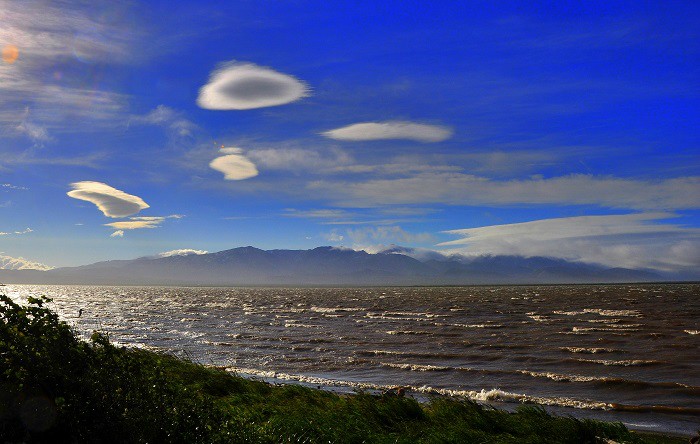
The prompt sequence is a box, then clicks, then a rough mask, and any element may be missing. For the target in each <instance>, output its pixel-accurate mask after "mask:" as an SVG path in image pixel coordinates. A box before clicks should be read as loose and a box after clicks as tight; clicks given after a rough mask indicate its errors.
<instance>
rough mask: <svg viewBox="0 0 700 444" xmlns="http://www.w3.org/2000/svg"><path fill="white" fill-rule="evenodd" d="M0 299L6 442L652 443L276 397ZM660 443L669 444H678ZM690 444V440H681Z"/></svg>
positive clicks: (260, 386)
mask: <svg viewBox="0 0 700 444" xmlns="http://www.w3.org/2000/svg"><path fill="white" fill-rule="evenodd" d="M48 301H49V299H46V298H41V299H30V300H29V303H28V305H27V306H20V305H18V304H15V303H14V302H13V301H12V300H11V299H9V298H8V297H6V296H2V295H0V442H29V443H41V442H51V443H61V442H71V443H73V442H77V443H93V442H100V443H132V442H133V443H139V442H144V443H145V442H149V443H160V442H163V443H171V442H172V443H176V442H182V443H218V442H221V443H229V442H245V443H329V442H330V443H471V442H473V443H518V444H521V443H597V442H603V439H604V438H608V439H612V440H615V441H618V442H635V443H636V442H639V443H643V442H655V440H653V439H652V440H647V439H646V438H645V439H642V438H641V437H639V436H636V435H633V434H630V432H628V431H627V429H626V428H625V427H624V426H623V425H622V424H612V423H602V422H597V421H588V420H576V419H573V418H559V417H553V416H551V415H549V414H548V413H547V412H546V411H545V410H544V409H542V408H540V407H534V406H530V407H522V408H521V409H519V411H518V412H517V413H507V412H503V411H500V410H495V409H491V408H487V407H482V406H480V405H478V404H476V403H473V402H468V401H456V400H450V399H444V398H439V399H435V400H433V401H432V402H430V403H427V404H419V403H418V402H416V401H415V400H414V399H411V398H403V397H399V396H376V395H370V394H366V393H359V394H356V395H352V396H339V395H335V394H332V393H328V392H323V391H320V390H312V389H309V388H305V387H301V386H296V385H287V386H281V387H275V386H271V385H269V384H265V383H262V382H257V381H251V380H246V379H243V378H240V377H236V376H233V375H231V374H229V373H227V372H225V371H224V370H221V369H215V368H207V367H204V366H201V365H198V364H194V363H192V362H189V361H185V360H181V359H178V358H175V357H173V356H169V355H166V354H160V353H154V352H149V351H144V350H138V349H127V348H119V347H115V346H113V345H112V344H110V342H109V339H108V338H107V337H106V336H104V335H102V334H100V333H94V334H93V335H92V338H91V339H90V341H89V342H84V341H81V340H79V339H78V338H77V336H76V335H75V334H74V332H73V331H71V329H70V327H69V326H68V325H66V324H65V323H63V322H61V321H59V319H58V317H57V315H56V314H55V313H53V312H51V311H50V310H48V309H47V308H46V306H45V305H46V303H47V302H48ZM660 442H673V441H672V440H668V441H660ZM679 442H683V441H679Z"/></svg>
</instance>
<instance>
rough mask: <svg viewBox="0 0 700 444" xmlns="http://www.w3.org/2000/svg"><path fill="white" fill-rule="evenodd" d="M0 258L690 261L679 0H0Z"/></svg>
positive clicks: (691, 131)
mask: <svg viewBox="0 0 700 444" xmlns="http://www.w3.org/2000/svg"><path fill="white" fill-rule="evenodd" d="M0 11H2V21H1V22H0V23H1V24H0V46H1V47H2V51H3V52H2V55H3V58H2V62H1V63H0V93H1V94H2V101H0V252H2V253H0V257H2V258H4V259H3V260H0V264H5V266H8V267H9V266H10V265H8V264H14V265H12V266H14V267H18V266H22V264H24V266H32V264H34V266H38V265H36V264H46V265H49V266H67V265H79V264H85V263H90V262H95V261H98V260H107V259H124V258H133V257H138V256H144V255H154V254H158V253H161V252H166V251H172V250H179V249H193V250H198V251H218V250H223V249H227V248H233V247H237V246H245V245H253V246H257V247H260V248H265V249H272V248H292V249H297V248H304V249H305V248H312V247H316V246H319V245H336V246H345V247H351V248H358V249H360V248H363V249H367V250H368V251H378V250H380V249H381V248H382V247H383V246H387V245H391V244H400V245H404V246H410V247H415V248H419V249H431V250H438V251H443V252H446V253H457V254H465V255H479V254H517V255H524V256H532V255H545V256H553V257H561V258H566V259H571V260H579V261H584V262H594V263H602V264H606V265H610V266H629V267H644V268H655V269H659V270H672V271H673V270H676V271H680V270H692V269H697V267H698V265H700V213H699V212H698V208H700V156H698V151H699V150H698V142H699V139H700V138H699V137H698V136H699V131H698V129H697V127H698V122H699V121H700V112H699V111H698V109H700V107H699V106H698V105H699V100H698V99H699V96H700V88H699V87H700V80H699V79H700V64H699V63H698V60H699V53H700V45H699V43H698V42H700V39H699V37H700V36H698V27H697V23H698V21H699V20H700V4H698V3H697V2H693V1H688V2H610V1H606V2H593V1H591V2H583V3H579V2H562V1H558V2H478V1H476V2H422V3H418V2H415V3H414V2H304V1H300V2H291V1H289V2H278V1H274V2H264V1H234V2H196V3H192V2H172V1H168V2H157V1H149V2H130V3H127V2H67V1H66V2H57V1H53V2H43V1H28V2H12V1H2V2H0Z"/></svg>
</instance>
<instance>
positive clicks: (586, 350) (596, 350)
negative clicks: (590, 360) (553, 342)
mask: <svg viewBox="0 0 700 444" xmlns="http://www.w3.org/2000/svg"><path fill="white" fill-rule="evenodd" d="M559 350H564V351H568V352H570V353H587V354H597V353H617V352H622V350H618V349H615V348H604V347H559Z"/></svg>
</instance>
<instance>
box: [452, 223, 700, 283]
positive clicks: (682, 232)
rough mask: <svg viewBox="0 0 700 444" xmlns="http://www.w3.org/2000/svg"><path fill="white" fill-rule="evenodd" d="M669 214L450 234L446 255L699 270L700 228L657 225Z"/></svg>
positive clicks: (528, 225) (495, 226)
mask: <svg viewBox="0 0 700 444" xmlns="http://www.w3.org/2000/svg"><path fill="white" fill-rule="evenodd" d="M675 217H677V216H676V215H674V214H672V213H634V214H623V215H607V216H577V217H567V218H556V219H542V220H536V221H531V222H524V223H516V224H505V225H492V226H486V227H478V228H467V229H459V230H450V231H446V232H445V233H448V234H453V235H458V236H460V237H461V238H460V239H457V240H454V241H449V242H443V243H441V244H439V246H441V247H457V248H452V249H447V250H444V252H445V253H451V254H464V255H483V254H494V255H500V254H506V255H518V256H526V257H529V256H548V257H557V258H563V259H567V260H576V261H583V262H591V263H599V264H604V265H607V266H611V267H632V268H655V269H660V270H669V271H670V270H678V269H680V268H690V267H698V266H700V229H698V228H688V227H684V226H681V225H676V224H671V223H662V222H660V221H663V220H667V219H671V218H675Z"/></svg>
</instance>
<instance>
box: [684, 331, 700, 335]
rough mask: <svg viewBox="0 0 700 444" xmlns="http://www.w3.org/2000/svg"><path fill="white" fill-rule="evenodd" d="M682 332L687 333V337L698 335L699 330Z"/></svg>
mask: <svg viewBox="0 0 700 444" xmlns="http://www.w3.org/2000/svg"><path fill="white" fill-rule="evenodd" d="M683 331H684V332H686V333H688V334H689V335H700V330H683Z"/></svg>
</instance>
